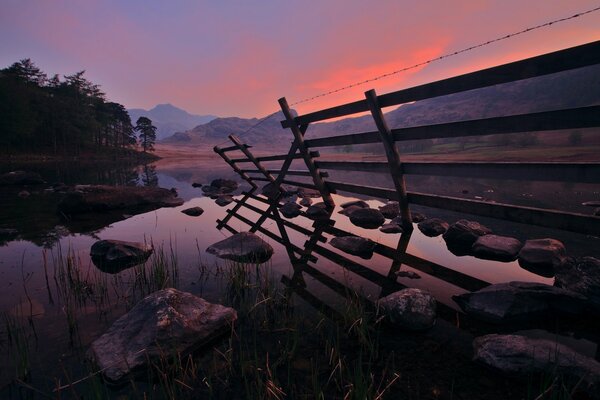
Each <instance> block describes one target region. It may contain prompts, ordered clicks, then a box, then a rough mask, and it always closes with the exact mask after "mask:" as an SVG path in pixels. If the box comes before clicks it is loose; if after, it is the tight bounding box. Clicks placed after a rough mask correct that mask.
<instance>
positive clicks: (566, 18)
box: [217, 6, 600, 146]
mask: <svg viewBox="0 0 600 400" xmlns="http://www.w3.org/2000/svg"><path fill="white" fill-rule="evenodd" d="M599 10H600V6H598V7H595V8H592V9H589V10H586V11H581V12H578V13H576V14H573V15H571V16H568V17H562V18H558V19H555V20H552V21H548V22H544V23H543V24H539V25H535V26H531V27H529V28H525V29H522V30H520V31H517V32H513V33H509V34H507V35H504V36H500V37H497V38H495V39H491V40H488V41H486V42H482V43H479V44H475V45H473V46H469V47H465V48H464V49H461V50H457V51H454V52H452V53H446V54H443V55H441V56H438V57H435V58H430V59H429V60H426V61H421V62H419V63H416V64H413V65H410V66H408V67H403V68H400V69H397V70H395V71H391V72H387V73H385V74H381V75H377V76H375V77H372V78H369V79H365V80H362V81H359V82H355V83H351V84H349V85H346V86H342V87H340V88H337V89H333V90H330V91H327V92H323V93H320V94H317V95H315V96H311V97H307V98H305V99H302V100H298V101H296V102H294V103H292V104H290V106H295V105H298V104H302V103H308V102H310V101H312V100H315V99H319V98H321V97H326V96H330V95H332V94H335V93H338V92H341V91H344V90H348V89H351V88H354V87H357V86H360V85H364V84H365V83H369V82H374V81H377V80H380V79H383V78H388V77H390V76H393V75H397V74H399V73H402V72H406V71H409V70H411V69H415V68H419V67H422V66H424V65H428V64H431V63H433V62H436V61H441V60H444V59H446V58H449V57H454V56H456V55H459V54H462V53H466V52H468V51H472V50H475V49H478V48H481V47H484V46H488V45H490V44H493V43H497V42H500V41H503V40H506V39H510V38H513V37H515V36H519V35H523V34H525V33H528V32H532V31H534V30H537V29H541V28H546V27H549V26H552V25H554V24H557V23H560V22H564V21H569V20H572V19H575V18H579V17H582V16H584V15H587V14H591V13H593V12H596V11H599ZM279 112H280V111H279V110H277V111H275V112H273V113H271V114H269V115H267V116H265V117H263V118H261V119H260V120H259V121H258V122H257V123H256V124H254V125H252V126H251V127H249V128H248V129H246V130H245V131H244V132H242V133H240V134H238V135H237V136H242V135H245V134H247V133H248V132H250V131H251V130H253V129H256V128H257V127H258V126H260V125H261V124H262V123H263V122H265V121H267V120H268V119H270V118H272V117H274V116H275V115H276V114H278V113H279ZM227 142H228V141H227V140H225V141H223V142H222V143H219V144H218V145H217V146H220V145H221V144H223V143H227Z"/></svg>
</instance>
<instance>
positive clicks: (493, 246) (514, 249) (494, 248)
mask: <svg viewBox="0 0 600 400" xmlns="http://www.w3.org/2000/svg"><path fill="white" fill-rule="evenodd" d="M521 247H523V244H522V243H521V241H520V240H518V239H515V238H512V237H508V236H498V235H484V236H479V237H478V238H477V240H476V241H475V243H473V247H471V252H472V253H473V255H474V256H475V257H478V258H484V259H486V260H498V261H513V260H516V259H517V255H518V254H519V250H521Z"/></svg>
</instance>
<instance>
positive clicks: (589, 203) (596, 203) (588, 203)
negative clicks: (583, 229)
mask: <svg viewBox="0 0 600 400" xmlns="http://www.w3.org/2000/svg"><path fill="white" fill-rule="evenodd" d="M581 205H582V206H587V207H600V201H586V202H584V203H581Z"/></svg>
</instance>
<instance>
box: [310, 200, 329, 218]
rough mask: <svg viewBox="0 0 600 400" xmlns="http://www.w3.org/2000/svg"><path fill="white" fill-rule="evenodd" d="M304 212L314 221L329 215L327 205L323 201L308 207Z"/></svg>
mask: <svg viewBox="0 0 600 400" xmlns="http://www.w3.org/2000/svg"><path fill="white" fill-rule="evenodd" d="M305 214H306V216H307V217H308V218H310V219H312V220H315V221H320V220H325V219H329V217H330V216H331V212H330V211H329V210H328V209H327V205H326V204H325V203H323V202H319V203H315V204H313V205H312V206H310V207H308V208H307V209H306V212H305Z"/></svg>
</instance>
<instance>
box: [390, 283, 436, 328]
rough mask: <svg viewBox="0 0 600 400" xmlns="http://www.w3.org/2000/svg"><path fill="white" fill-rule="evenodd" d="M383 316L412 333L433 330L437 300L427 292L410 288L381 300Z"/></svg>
mask: <svg viewBox="0 0 600 400" xmlns="http://www.w3.org/2000/svg"><path fill="white" fill-rule="evenodd" d="M379 307H380V310H381V311H382V313H383V315H385V316H386V318H387V319H388V320H389V321H390V322H391V323H392V324H394V325H396V326H398V327H400V328H402V329H406V330H411V331H422V330H426V329H429V328H431V327H432V326H433V325H434V324H435V319H436V308H437V305H436V302H435V298H434V297H433V296H432V295H431V294H430V293H429V292H427V291H424V290H421V289H416V288H408V289H403V290H400V291H398V292H395V293H392V294H390V295H389V296H386V297H384V298H383V299H381V300H379Z"/></svg>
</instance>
